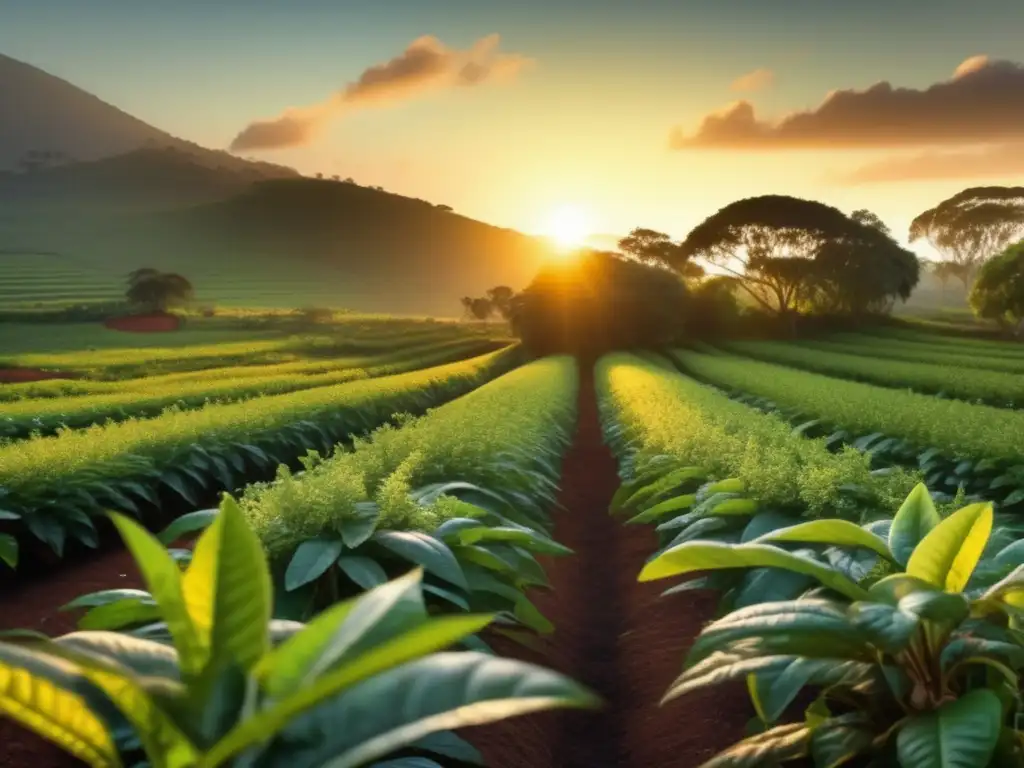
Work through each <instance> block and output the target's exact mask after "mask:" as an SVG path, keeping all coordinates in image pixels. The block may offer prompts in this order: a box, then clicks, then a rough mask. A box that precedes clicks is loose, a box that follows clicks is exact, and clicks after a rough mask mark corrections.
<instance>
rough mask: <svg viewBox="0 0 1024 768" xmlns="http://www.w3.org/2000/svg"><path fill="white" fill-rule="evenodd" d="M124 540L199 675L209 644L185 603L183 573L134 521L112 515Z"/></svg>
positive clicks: (190, 671)
mask: <svg viewBox="0 0 1024 768" xmlns="http://www.w3.org/2000/svg"><path fill="white" fill-rule="evenodd" d="M110 517H111V519H112V520H113V521H114V525H115V526H117V530H118V532H119V533H120V534H121V538H123V539H124V542H125V545H126V546H127V547H128V549H129V550H130V551H131V553H132V557H133V558H135V564H136V566H137V567H138V569H139V572H140V573H141V574H142V578H143V579H144V580H145V582H146V586H147V587H149V592H150V594H151V595H152V596H153V599H154V600H155V601H156V604H157V605H158V606H159V607H160V615H161V616H162V617H163V620H164V621H165V622H167V629H168V631H169V632H170V633H171V637H172V638H173V639H174V647H175V648H177V649H178V656H179V657H180V658H181V668H182V671H183V672H184V673H185V674H186V675H198V674H199V673H200V672H201V671H202V668H203V666H204V665H205V664H206V660H207V658H208V657H209V652H210V648H209V643H208V642H207V641H206V640H205V638H204V637H203V635H202V634H200V631H199V630H198V629H197V628H196V625H195V624H194V623H193V620H192V617H191V615H190V612H189V609H188V607H187V605H186V603H185V597H184V594H183V590H182V578H181V571H179V570H178V565H177V563H175V562H174V560H173V558H171V556H170V555H169V554H168V553H167V550H166V549H164V547H163V545H162V544H160V542H159V541H157V540H156V537H155V536H153V535H152V534H150V533H149V532H148V531H147V530H146V529H145V528H143V527H142V526H141V525H139V524H138V523H136V522H135V521H134V520H132V519H130V518H128V517H125V516H124V515H121V514H118V513H116V512H111V513H110Z"/></svg>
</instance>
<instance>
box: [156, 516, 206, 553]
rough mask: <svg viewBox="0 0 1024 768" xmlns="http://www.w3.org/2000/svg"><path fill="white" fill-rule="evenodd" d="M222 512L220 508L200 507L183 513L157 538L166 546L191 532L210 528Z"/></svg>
mask: <svg viewBox="0 0 1024 768" xmlns="http://www.w3.org/2000/svg"><path fill="white" fill-rule="evenodd" d="M218 514H220V509H218V508H217V507H214V508H213V509H199V510H196V511H195V512H189V513H188V514H187V515H182V516H181V517H179V518H177V519H176V520H175V521H174V522H172V523H171V524H170V525H168V526H167V527H166V528H164V529H163V530H162V531H160V533H158V534H157V539H158V540H159V541H160V543H161V544H163V545H164V546H165V547H169V546H171V544H173V543H174V542H176V541H177V540H178V539H180V538H181V537H182V536H185V535H186V534H189V533H194V532H195V531H202V530H205V529H206V528H208V527H209V526H210V525H211V524H212V523H213V521H214V520H215V519H216V518H217V515H218Z"/></svg>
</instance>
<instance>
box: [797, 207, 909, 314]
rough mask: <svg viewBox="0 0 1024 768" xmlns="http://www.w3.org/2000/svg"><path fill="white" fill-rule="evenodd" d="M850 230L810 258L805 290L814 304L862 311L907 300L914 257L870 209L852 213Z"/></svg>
mask: <svg viewBox="0 0 1024 768" xmlns="http://www.w3.org/2000/svg"><path fill="white" fill-rule="evenodd" d="M850 221H851V227H850V230H849V232H847V233H846V234H845V235H843V236H841V237H836V238H833V239H831V240H828V241H827V242H825V243H823V244H822V246H821V247H820V248H819V249H818V251H817V253H816V254H815V256H814V259H813V266H812V268H811V274H810V276H809V281H808V293H809V296H810V303H811V306H812V308H813V309H815V310H817V311H819V312H823V313H826V314H846V315H862V314H865V313H867V312H880V311H886V310H888V309H890V308H891V307H892V303H893V302H894V301H895V300H896V299H897V298H900V299H903V300H904V301H906V300H907V299H908V298H909V297H910V292H911V291H912V290H913V289H914V286H916V285H917V283H918V281H919V280H920V276H921V265H920V262H918V259H917V256H916V255H915V254H914V253H912V252H911V251H908V250H907V249H906V248H903V247H901V246H900V245H899V243H897V242H896V241H895V240H894V239H893V238H892V236H891V235H890V234H889V228H888V227H886V226H885V224H884V223H882V221H881V220H880V219H879V218H878V217H877V216H875V215H874V214H873V213H871V212H870V211H866V210H863V209H862V210H859V211H854V212H853V213H852V214H851V215H850Z"/></svg>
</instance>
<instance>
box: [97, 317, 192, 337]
mask: <svg viewBox="0 0 1024 768" xmlns="http://www.w3.org/2000/svg"><path fill="white" fill-rule="evenodd" d="M103 325H105V326H106V327H107V328H110V329H111V330H114V331H128V332H130V333H163V332H166V331H176V330H178V329H179V328H181V318H180V317H178V316H176V315H171V314H168V313H166V312H154V313H152V314H149V315H126V316H124V317H112V318H110V319H109V320H107V321H106V322H104V323H103Z"/></svg>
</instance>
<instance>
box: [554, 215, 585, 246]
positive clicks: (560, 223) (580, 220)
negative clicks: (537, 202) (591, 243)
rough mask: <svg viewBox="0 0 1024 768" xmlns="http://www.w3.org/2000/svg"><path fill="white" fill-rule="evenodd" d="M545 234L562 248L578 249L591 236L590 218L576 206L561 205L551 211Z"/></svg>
mask: <svg viewBox="0 0 1024 768" xmlns="http://www.w3.org/2000/svg"><path fill="white" fill-rule="evenodd" d="M547 233H548V235H550V236H551V238H552V239H553V240H554V241H555V243H557V244H558V245H559V246H561V247H562V248H578V247H579V246H581V245H583V243H584V241H585V240H586V239H587V236H588V235H590V234H591V224H590V217H589V216H588V215H587V212H586V211H585V210H584V209H583V208H581V207H580V206H578V205H563V206H561V207H559V208H556V209H555V210H554V211H552V213H551V217H550V219H549V220H548V227H547Z"/></svg>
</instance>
